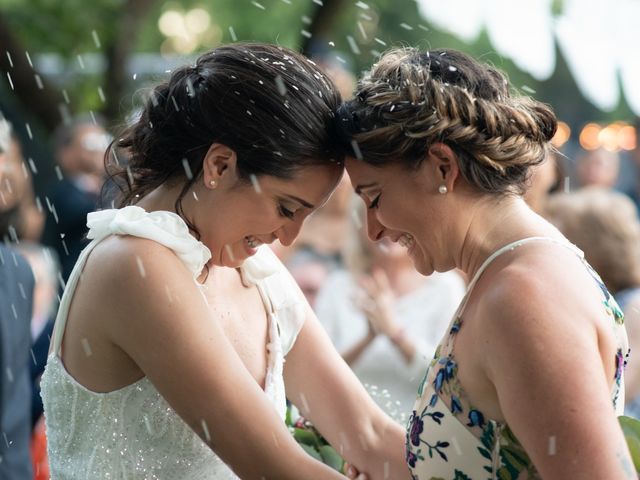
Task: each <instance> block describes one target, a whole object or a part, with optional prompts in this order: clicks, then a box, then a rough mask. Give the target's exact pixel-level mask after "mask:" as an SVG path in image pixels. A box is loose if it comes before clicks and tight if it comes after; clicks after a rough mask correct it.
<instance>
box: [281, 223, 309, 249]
mask: <svg viewBox="0 0 640 480" xmlns="http://www.w3.org/2000/svg"><path fill="white" fill-rule="evenodd" d="M303 221H304V219H303V218H300V219H294V220H287V221H286V223H285V224H284V225H282V226H281V227H280V228H279V229H278V230H276V232H275V235H276V237H277V238H278V240H279V241H280V243H281V244H282V245H283V246H285V247H288V246H289V245H291V244H292V243H293V241H294V240H295V239H296V237H297V236H298V234H299V233H300V229H301V228H302V222H303Z"/></svg>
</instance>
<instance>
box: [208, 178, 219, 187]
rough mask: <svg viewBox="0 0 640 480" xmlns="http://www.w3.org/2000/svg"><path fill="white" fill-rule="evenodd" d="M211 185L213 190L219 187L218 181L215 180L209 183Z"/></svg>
mask: <svg viewBox="0 0 640 480" xmlns="http://www.w3.org/2000/svg"><path fill="white" fill-rule="evenodd" d="M209 185H210V186H211V188H216V187H217V186H218V184H217V183H216V181H215V180H211V181H210V182H209Z"/></svg>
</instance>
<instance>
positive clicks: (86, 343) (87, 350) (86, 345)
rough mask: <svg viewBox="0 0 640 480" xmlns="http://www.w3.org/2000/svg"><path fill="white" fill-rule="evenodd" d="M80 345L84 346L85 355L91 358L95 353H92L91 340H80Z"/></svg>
mask: <svg viewBox="0 0 640 480" xmlns="http://www.w3.org/2000/svg"><path fill="white" fill-rule="evenodd" d="M80 343H81V344H82V349H83V350H84V354H85V355H86V356H87V357H90V356H91V355H92V354H93V352H92V351H91V345H89V340H87V339H86V338H83V339H82V340H80Z"/></svg>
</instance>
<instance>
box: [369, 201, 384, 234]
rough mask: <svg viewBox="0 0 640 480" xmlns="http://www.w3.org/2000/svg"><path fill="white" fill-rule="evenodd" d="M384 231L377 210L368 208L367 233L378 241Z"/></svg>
mask: <svg viewBox="0 0 640 480" xmlns="http://www.w3.org/2000/svg"><path fill="white" fill-rule="evenodd" d="M383 232H384V227H383V226H382V224H381V223H380V222H379V221H378V218H377V217H376V212H375V210H373V209H369V208H368V209H367V234H368V235H369V238H370V239H371V240H372V241H374V242H377V241H378V240H380V239H381V238H382V233H383Z"/></svg>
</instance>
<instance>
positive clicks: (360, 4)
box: [356, 2, 369, 10]
mask: <svg viewBox="0 0 640 480" xmlns="http://www.w3.org/2000/svg"><path fill="white" fill-rule="evenodd" d="M356 7H359V8H361V9H363V10H369V5H367V4H366V3H364V2H356Z"/></svg>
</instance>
